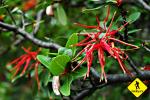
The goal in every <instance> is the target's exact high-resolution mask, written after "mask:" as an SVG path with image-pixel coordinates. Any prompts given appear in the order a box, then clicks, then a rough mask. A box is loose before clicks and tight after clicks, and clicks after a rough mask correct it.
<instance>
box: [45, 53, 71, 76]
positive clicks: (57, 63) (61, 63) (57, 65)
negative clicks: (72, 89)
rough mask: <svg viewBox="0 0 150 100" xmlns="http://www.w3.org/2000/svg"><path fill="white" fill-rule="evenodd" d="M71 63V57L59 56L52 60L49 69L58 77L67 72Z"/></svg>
mask: <svg viewBox="0 0 150 100" xmlns="http://www.w3.org/2000/svg"><path fill="white" fill-rule="evenodd" d="M69 61H70V57H69V56H67V55H58V56H56V57H54V58H53V59H52V60H51V62H50V65H49V67H48V69H49V70H50V72H51V73H52V74H53V75H55V76H58V75H59V74H61V73H62V72H63V71H64V70H65V67H66V66H67V63H68V62H69Z"/></svg>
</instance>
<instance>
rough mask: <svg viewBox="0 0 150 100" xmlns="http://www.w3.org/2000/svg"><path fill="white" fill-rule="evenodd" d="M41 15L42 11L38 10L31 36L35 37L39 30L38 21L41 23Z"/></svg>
mask: <svg viewBox="0 0 150 100" xmlns="http://www.w3.org/2000/svg"><path fill="white" fill-rule="evenodd" d="M43 13H44V10H43V9H42V10H40V11H39V12H38V13H37V18H36V24H35V29H34V31H33V32H32V34H33V35H35V34H36V33H37V32H38V30H39V27H40V21H41V19H42V15H43Z"/></svg>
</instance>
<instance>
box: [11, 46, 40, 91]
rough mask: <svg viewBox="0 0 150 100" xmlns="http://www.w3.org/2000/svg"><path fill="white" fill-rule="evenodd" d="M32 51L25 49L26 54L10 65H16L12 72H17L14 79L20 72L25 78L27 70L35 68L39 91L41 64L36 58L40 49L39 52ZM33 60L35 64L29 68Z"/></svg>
mask: <svg viewBox="0 0 150 100" xmlns="http://www.w3.org/2000/svg"><path fill="white" fill-rule="evenodd" d="M30 49H31V48H28V49H26V48H24V47H23V50H24V51H25V52H26V54H23V55H22V56H20V57H18V58H16V59H15V60H13V61H12V62H10V63H9V64H8V65H12V64H15V66H14V67H13V68H12V71H13V70H15V73H14V74H13V77H15V76H16V75H17V74H18V73H19V72H20V70H22V71H21V74H20V76H23V75H24V74H25V72H26V71H27V70H31V69H33V68H34V69H35V78H36V81H37V84H38V89H39V88H40V82H39V78H38V65H39V64H40V62H39V61H38V60H37V59H36V56H37V54H38V53H39V51H40V49H38V50H37V51H30ZM32 60H34V61H35V62H34V63H32V64H31V66H30V67H29V65H30V63H31V61H32Z"/></svg>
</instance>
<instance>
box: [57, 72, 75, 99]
mask: <svg viewBox="0 0 150 100" xmlns="http://www.w3.org/2000/svg"><path fill="white" fill-rule="evenodd" d="M72 81H73V77H72V76H71V75H67V76H66V77H65V80H64V82H63V85H62V86H61V87H60V92H61V93H62V94H63V95H64V96H69V95H70V85H71V83H72Z"/></svg>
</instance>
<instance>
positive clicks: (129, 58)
mask: <svg viewBox="0 0 150 100" xmlns="http://www.w3.org/2000/svg"><path fill="white" fill-rule="evenodd" d="M127 62H128V63H129V65H130V66H131V67H132V69H133V70H134V71H135V72H136V73H137V74H138V75H140V74H141V71H140V70H139V69H138V68H137V66H136V65H135V64H134V62H133V61H132V59H131V57H129V56H128V58H127Z"/></svg>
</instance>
